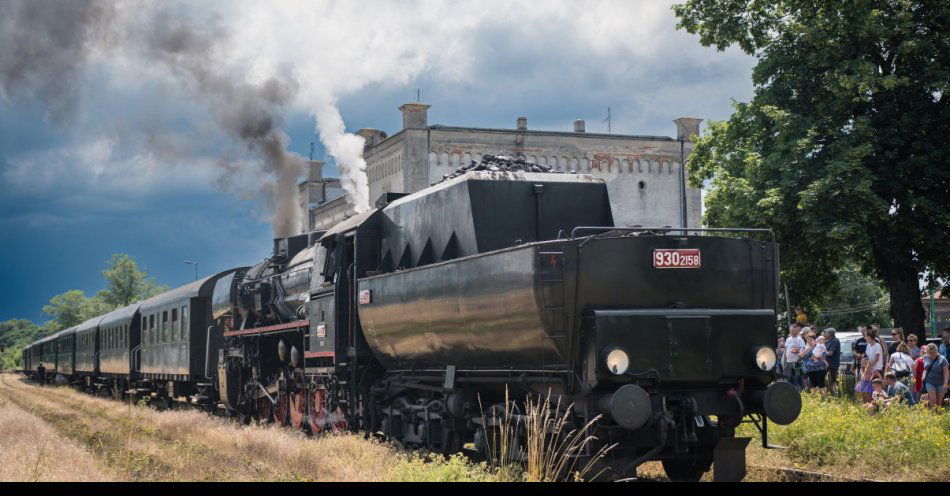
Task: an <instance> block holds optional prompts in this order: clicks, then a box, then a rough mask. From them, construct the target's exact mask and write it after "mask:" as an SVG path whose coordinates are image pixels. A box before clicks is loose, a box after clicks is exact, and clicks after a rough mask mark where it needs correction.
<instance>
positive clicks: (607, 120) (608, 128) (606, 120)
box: [600, 107, 610, 134]
mask: <svg viewBox="0 0 950 496" xmlns="http://www.w3.org/2000/svg"><path fill="white" fill-rule="evenodd" d="M600 122H601V123H604V122H606V123H607V134H610V107H607V118H606V119H604V120H602V121H600Z"/></svg>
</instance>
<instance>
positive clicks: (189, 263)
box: [185, 260, 198, 281]
mask: <svg viewBox="0 0 950 496" xmlns="http://www.w3.org/2000/svg"><path fill="white" fill-rule="evenodd" d="M185 264H187V265H194V266H195V280H196V281H197V280H198V262H192V261H191V260H185Z"/></svg>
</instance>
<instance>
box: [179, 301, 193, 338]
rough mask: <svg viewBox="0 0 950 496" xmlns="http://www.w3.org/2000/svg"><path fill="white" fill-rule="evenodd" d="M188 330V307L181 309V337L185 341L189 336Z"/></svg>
mask: <svg viewBox="0 0 950 496" xmlns="http://www.w3.org/2000/svg"><path fill="white" fill-rule="evenodd" d="M189 331H190V329H189V328H188V305H183V306H182V307H181V335H182V337H185V338H186V339H187V337H188V336H190V335H191V333H190V332H189Z"/></svg>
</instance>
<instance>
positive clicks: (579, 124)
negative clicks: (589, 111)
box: [574, 119, 584, 133]
mask: <svg viewBox="0 0 950 496" xmlns="http://www.w3.org/2000/svg"><path fill="white" fill-rule="evenodd" d="M574 132H575V133H583V132H584V119H576V120H575V121H574Z"/></svg>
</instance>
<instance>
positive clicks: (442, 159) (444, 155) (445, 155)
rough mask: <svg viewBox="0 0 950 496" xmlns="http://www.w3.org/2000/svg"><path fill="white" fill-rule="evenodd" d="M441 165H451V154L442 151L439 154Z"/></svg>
mask: <svg viewBox="0 0 950 496" xmlns="http://www.w3.org/2000/svg"><path fill="white" fill-rule="evenodd" d="M439 165H441V166H442V167H448V166H449V154H448V153H445V152H442V153H440V154H439Z"/></svg>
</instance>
